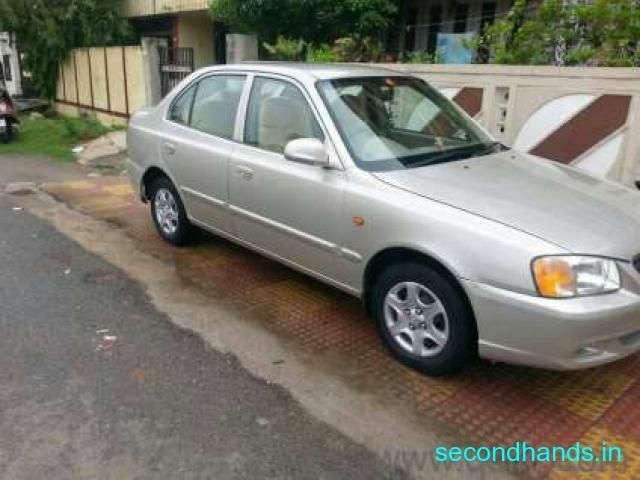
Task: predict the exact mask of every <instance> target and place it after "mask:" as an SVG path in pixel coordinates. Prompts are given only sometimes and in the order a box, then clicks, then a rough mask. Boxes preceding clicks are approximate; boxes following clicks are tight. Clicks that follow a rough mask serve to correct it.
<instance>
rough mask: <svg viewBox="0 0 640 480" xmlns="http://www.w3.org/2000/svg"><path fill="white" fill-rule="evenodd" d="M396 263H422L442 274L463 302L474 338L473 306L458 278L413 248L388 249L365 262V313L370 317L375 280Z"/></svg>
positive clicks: (447, 268) (430, 256)
mask: <svg viewBox="0 0 640 480" xmlns="http://www.w3.org/2000/svg"><path fill="white" fill-rule="evenodd" d="M397 262H415V263H422V264H424V265H426V266H428V267H429V268H431V269H433V270H435V271H437V272H438V273H440V274H442V275H443V276H444V277H445V278H447V280H449V282H450V283H451V285H452V286H453V287H454V288H456V290H458V293H460V296H461V298H462V299H463V301H464V302H465V307H466V308H467V310H468V312H469V314H470V315H471V318H472V319H473V323H474V325H475V329H476V332H475V333H476V338H477V333H478V325H477V322H476V316H475V312H474V310H473V305H472V304H471V300H470V299H469V296H468V295H467V292H466V290H465V289H464V287H463V286H462V284H461V283H460V281H459V280H458V277H457V276H456V275H455V274H454V273H453V271H452V269H451V268H450V267H448V266H447V265H445V264H444V263H443V262H442V261H440V260H439V259H437V258H435V257H434V256H432V255H429V254H427V253H424V252H421V251H420V250H417V249H415V248H410V247H389V248H385V249H384V250H381V251H379V252H378V253H376V254H375V255H374V256H373V257H371V259H370V260H369V261H368V262H367V266H366V267H365V271H364V278H363V282H362V301H363V303H364V306H365V309H366V310H367V313H368V314H369V315H370V314H371V311H370V308H371V298H370V296H371V290H372V287H373V285H374V282H375V280H376V278H377V277H378V276H379V275H380V274H381V273H382V272H383V271H384V269H385V268H386V267H387V266H389V265H391V264H393V263H397Z"/></svg>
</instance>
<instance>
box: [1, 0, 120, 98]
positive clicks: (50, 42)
mask: <svg viewBox="0 0 640 480" xmlns="http://www.w3.org/2000/svg"><path fill="white" fill-rule="evenodd" d="M120 3H121V2H120V0H0V25H1V26H2V27H1V29H2V30H8V31H12V32H13V33H15V34H16V36H17V38H18V43H19V46H20V50H21V51H22V53H24V66H25V68H26V69H27V70H28V71H29V72H30V73H31V76H32V81H33V86H34V87H35V89H36V90H37V91H38V92H39V93H40V94H41V95H42V96H44V97H47V98H53V97H54V95H55V87H56V80H57V77H58V66H59V65H60V63H62V62H63V61H64V60H65V59H66V58H67V56H68V55H69V52H70V51H71V50H72V49H73V48H77V47H88V46H103V45H114V44H118V43H120V42H123V41H125V40H127V39H130V38H131V30H130V28H129V24H128V22H127V21H126V20H125V19H123V18H122V16H121V12H120Z"/></svg>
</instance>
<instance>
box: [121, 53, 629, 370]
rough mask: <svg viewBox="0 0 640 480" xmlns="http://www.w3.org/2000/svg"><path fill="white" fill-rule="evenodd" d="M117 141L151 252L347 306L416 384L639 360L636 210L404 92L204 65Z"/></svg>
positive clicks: (339, 70) (317, 71)
mask: <svg viewBox="0 0 640 480" xmlns="http://www.w3.org/2000/svg"><path fill="white" fill-rule="evenodd" d="M128 144H129V152H130V161H129V163H128V170H129V173H130V176H131V179H132V182H133V185H134V186H135V188H136V189H137V190H138V191H139V193H140V198H141V199H142V200H143V201H145V202H149V203H150V206H151V212H152V217H153V220H154V222H155V225H156V227H157V230H158V233H159V234H160V235H161V236H162V237H163V238H164V239H165V240H166V241H168V242H170V243H173V244H175V245H184V244H186V243H187V242H188V241H189V238H190V236H191V234H192V232H193V230H194V227H200V228H203V229H206V230H209V231H211V232H213V233H215V234H218V235H220V236H223V237H226V238H229V239H231V240H232V241H234V242H237V243H239V244H241V245H244V246H246V247H248V248H251V249H253V250H256V251H258V252H261V253H263V254H264V255H267V256H269V257H271V258H274V259H275V260H277V261H280V262H283V263H285V264H287V265H289V266H290V267H292V268H295V269H297V270H300V271H302V272H304V273H307V274H309V275H311V276H313V277H315V278H317V279H320V280H321V281H323V282H326V283H328V284H331V285H333V286H335V287H337V288H339V289H341V290H344V291H346V292H348V293H350V294H352V295H355V296H358V297H360V298H361V299H362V300H363V303H364V305H365V308H366V309H367V311H368V312H369V314H370V316H371V317H372V318H373V320H374V321H375V323H376V325H377V328H378V330H379V333H380V337H381V339H382V341H383V343H384V345H385V346H386V347H387V348H388V349H389V351H390V352H391V353H392V354H393V355H394V356H395V357H396V358H397V359H399V360H400V361H402V362H403V363H405V364H407V365H409V366H412V367H414V368H417V369H420V370H421V371H423V372H426V373H428V374H431V375H443V374H449V373H452V372H456V371H458V370H460V369H461V368H462V367H463V366H464V365H465V364H467V363H468V362H469V361H470V360H471V359H472V358H473V357H474V356H476V355H480V356H481V357H485V358H489V359H493V360H498V361H506V362H511V363H520V364H526V365H532V366H538V367H547V368H555V369H575V368H583V367H590V366H594V365H599V364H603V363H606V362H609V361H612V360H615V359H619V358H622V357H624V356H626V355H629V354H631V353H633V352H635V351H637V350H638V349H640V257H639V256H638V253H640V195H639V194H638V193H637V192H634V191H632V190H631V189H627V188H625V187H623V186H620V185H616V184H613V183H610V182H608V181H605V180H600V179H596V178H594V177H591V176H588V175H585V174H583V173H580V172H579V171H577V170H574V169H572V168H570V167H566V166H563V165H559V164H555V163H551V162H548V161H545V160H542V159H540V158H535V157H532V156H529V155H524V154H522V153H518V152H515V151H513V150H510V149H508V148H507V147H505V146H503V145H501V144H500V143H498V142H496V141H495V140H493V139H492V138H491V137H490V136H489V135H488V134H487V133H486V132H484V131H483V130H482V129H481V128H480V127H479V126H478V125H477V124H475V123H474V122H473V121H472V120H471V119H470V118H469V117H467V116H466V115H465V114H464V113H463V112H462V111H461V110H460V109H459V108H458V107H456V106H455V105H454V104H453V103H451V102H450V101H449V100H447V99H446V98H445V97H443V96H442V95H441V94H439V93H438V92H437V91H436V90H435V89H433V88H432V87H430V86H429V85H428V84H427V83H426V82H424V81H422V80H420V79H418V78H415V77H412V76H408V75H403V74H400V73H397V72H393V71H390V70H384V69H376V68H368V67H354V66H334V65H297V64H242V65H231V66H220V67H211V68H206V69H203V70H199V71H197V72H195V73H194V74H192V75H191V76H190V77H189V78H187V79H186V80H184V81H183V82H182V84H181V85H179V86H178V87H177V88H176V89H175V90H174V91H173V92H171V93H170V94H169V95H168V96H167V97H166V98H165V99H164V100H163V101H162V102H161V103H160V104H159V105H158V106H156V107H155V108H152V109H147V110H143V111H140V112H138V113H136V114H135V115H134V116H133V117H132V119H131V122H130V126H129V132H128Z"/></svg>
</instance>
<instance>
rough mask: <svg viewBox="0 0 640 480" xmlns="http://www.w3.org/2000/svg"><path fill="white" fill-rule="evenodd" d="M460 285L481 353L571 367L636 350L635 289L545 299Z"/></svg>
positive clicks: (639, 334)
mask: <svg viewBox="0 0 640 480" xmlns="http://www.w3.org/2000/svg"><path fill="white" fill-rule="evenodd" d="M463 285H464V288H465V290H466V291H467V294H468V295H469V299H470V301H471V304H472V305H473V308H474V312H475V315H476V321H477V324H478V336H479V347H478V348H479V355H480V356H481V357H483V358H487V359H491V360H496V361H503V362H507V363H515V364H522V365H528V366H534V367H542V368H550V369H556V370H573V369H580V368H587V367H593V366H596V365H601V364H605V363H609V362H612V361H614V360H617V359H620V358H623V357H626V356H628V355H630V354H632V353H634V352H637V351H639V350H640V295H638V294H637V293H635V292H632V291H629V290H624V289H623V290H620V291H618V292H616V293H612V294H606V295H599V296H591V297H582V298H574V299H547V298H541V297H536V296H531V295H526V294H521V293H514V292H511V291H508V290H504V289H500V288H496V287H492V286H488V285H484V284H481V283H475V282H470V281H463Z"/></svg>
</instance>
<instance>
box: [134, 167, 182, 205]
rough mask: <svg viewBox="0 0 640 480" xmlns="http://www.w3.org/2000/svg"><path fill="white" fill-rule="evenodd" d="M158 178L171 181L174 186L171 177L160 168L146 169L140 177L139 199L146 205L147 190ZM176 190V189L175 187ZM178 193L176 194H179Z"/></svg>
mask: <svg viewBox="0 0 640 480" xmlns="http://www.w3.org/2000/svg"><path fill="white" fill-rule="evenodd" d="M160 177H166V178H168V179H169V180H171V182H172V183H173V184H174V186H175V182H174V181H173V179H172V178H171V176H170V175H169V174H168V173H167V172H166V171H165V170H163V169H162V168H160V167H158V166H155V165H153V166H151V167H149V168H147V169H146V170H145V172H144V173H143V174H142V177H141V178H140V199H141V200H142V201H143V202H144V203H147V202H148V201H149V200H150V198H149V188H150V187H151V185H152V183H153V182H154V181H155V180H156V179H158V178H160ZM176 189H177V187H176ZM179 193H180V192H178V194H179Z"/></svg>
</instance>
